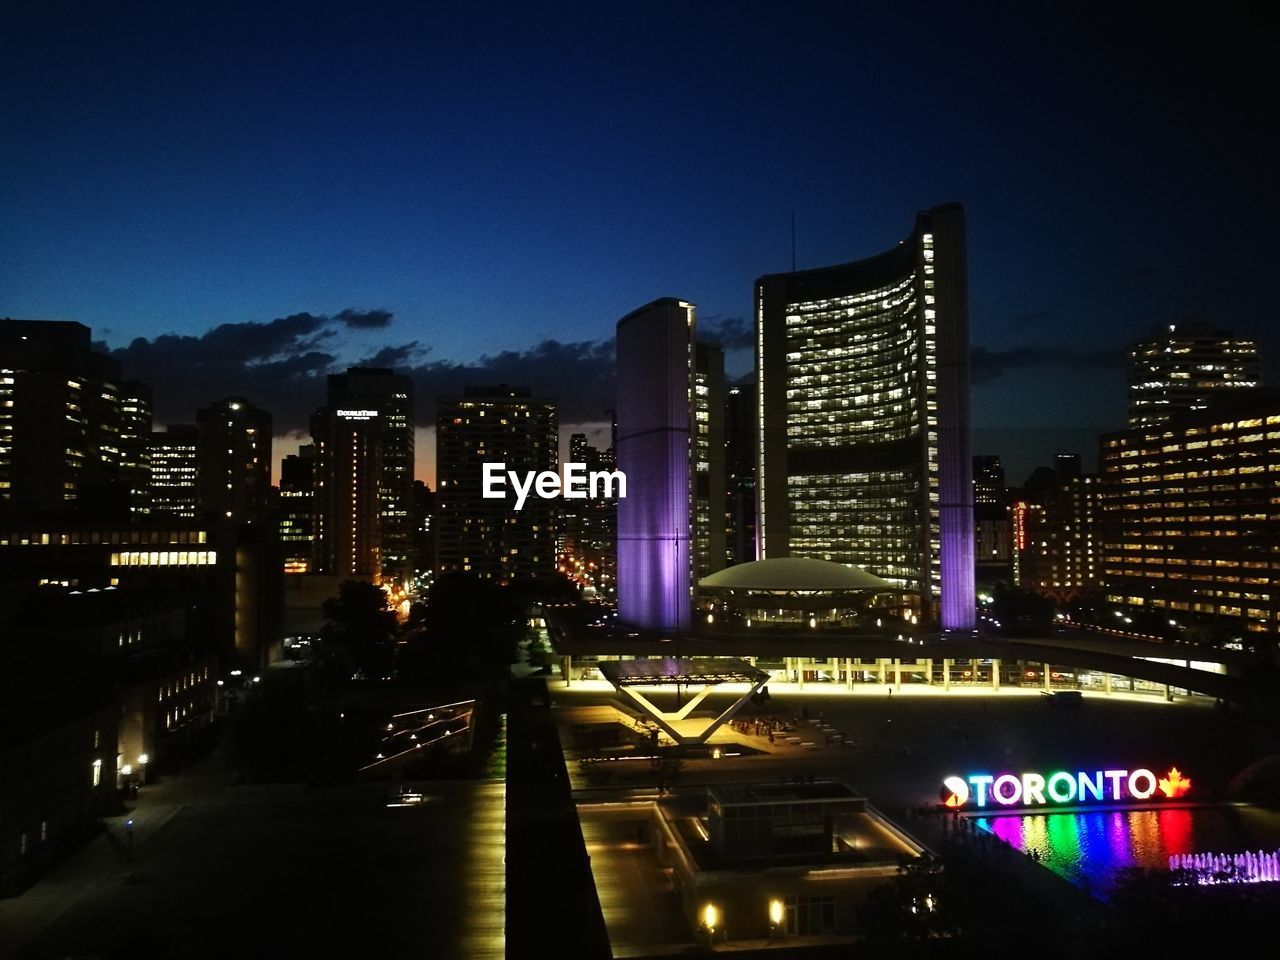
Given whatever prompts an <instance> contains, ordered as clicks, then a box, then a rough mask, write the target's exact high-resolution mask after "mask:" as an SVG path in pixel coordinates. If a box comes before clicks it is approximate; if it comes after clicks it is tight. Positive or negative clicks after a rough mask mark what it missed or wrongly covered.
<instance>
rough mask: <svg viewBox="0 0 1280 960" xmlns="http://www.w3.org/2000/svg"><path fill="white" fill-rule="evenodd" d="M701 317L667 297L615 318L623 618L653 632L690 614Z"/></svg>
mask: <svg viewBox="0 0 1280 960" xmlns="http://www.w3.org/2000/svg"><path fill="white" fill-rule="evenodd" d="M695 322H696V308H695V307H694V305H693V304H691V303H688V302H686V301H684V300H676V299H673V298H670V297H668V298H665V299H662V300H655V301H654V302H652V303H650V304H647V305H646V306H643V307H641V308H640V309H638V310H635V311H633V312H631V313H629V314H627V315H626V316H625V317H623V318H622V319H621V320H619V321H618V331H617V383H618V406H617V418H618V441H617V457H618V469H619V470H621V471H622V472H623V473H624V474H625V475H626V477H627V496H626V497H625V498H624V499H622V500H620V501H618V615H619V617H621V618H622V619H623V620H625V621H627V622H629V623H633V624H635V625H637V626H642V627H647V628H649V629H652V630H680V629H683V628H687V627H688V626H689V624H690V617H691V613H692V574H693V558H692V552H691V548H690V536H691V533H692V524H691V521H692V519H693V517H692V516H691V514H692V506H693V499H694V476H695V467H694V462H693V450H694V447H693V444H692V442H691V434H692V433H694V432H695V431H694V430H693V425H694V423H695V403H694V379H695V366H694V361H695V352H694V342H695V341H694V324H695ZM708 429H709V423H708Z"/></svg>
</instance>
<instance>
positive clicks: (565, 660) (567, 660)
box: [560, 655, 573, 687]
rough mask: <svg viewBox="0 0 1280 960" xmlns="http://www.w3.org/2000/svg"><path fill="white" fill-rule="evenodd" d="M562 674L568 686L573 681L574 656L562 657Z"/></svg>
mask: <svg viewBox="0 0 1280 960" xmlns="http://www.w3.org/2000/svg"><path fill="white" fill-rule="evenodd" d="M560 676H561V677H562V678H563V679H564V685H565V686H566V687H567V686H569V684H570V683H572V682H573V657H570V656H567V655H566V656H563V657H561V658H560Z"/></svg>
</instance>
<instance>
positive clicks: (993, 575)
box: [973, 456, 1011, 584]
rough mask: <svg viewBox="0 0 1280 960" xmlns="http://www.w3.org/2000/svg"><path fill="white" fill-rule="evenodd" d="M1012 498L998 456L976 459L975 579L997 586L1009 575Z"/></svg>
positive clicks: (974, 500) (974, 506)
mask: <svg viewBox="0 0 1280 960" xmlns="http://www.w3.org/2000/svg"><path fill="white" fill-rule="evenodd" d="M1010 533H1011V530H1010V522H1009V498H1008V492H1007V490H1006V489H1005V476H1004V466H1003V464H1001V462H1000V458H999V457H997V456H978V457H974V458H973V535H974V554H973V555H974V578H975V580H976V581H977V582H978V583H988V584H989V583H996V582H997V581H1000V580H1008V579H1009V576H1010V566H1009V561H1010V557H1011V553H1010Z"/></svg>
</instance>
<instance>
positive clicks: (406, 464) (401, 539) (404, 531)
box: [311, 367, 414, 580]
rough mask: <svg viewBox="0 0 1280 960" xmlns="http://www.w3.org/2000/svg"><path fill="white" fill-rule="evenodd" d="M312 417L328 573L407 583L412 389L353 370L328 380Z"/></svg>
mask: <svg viewBox="0 0 1280 960" xmlns="http://www.w3.org/2000/svg"><path fill="white" fill-rule="evenodd" d="M326 401H327V402H326V405H325V406H324V407H323V408H321V409H320V410H319V411H317V413H316V414H315V416H313V417H312V421H311V423H312V440H313V442H314V443H315V448H316V507H317V516H316V522H315V535H316V537H317V539H318V542H319V547H320V549H319V552H318V557H317V559H318V562H319V564H320V568H321V571H322V572H325V573H335V574H339V575H342V576H359V577H369V578H371V579H374V580H378V579H381V578H383V577H403V576H406V575H407V574H408V573H409V567H410V564H411V555H412V549H413V528H412V518H411V516H410V500H411V497H412V496H413V462H414V453H413V447H414V436H413V432H414V416H413V381H412V380H411V379H410V378H409V377H408V376H405V375H403V374H397V373H394V372H393V371H391V370H384V369H375V368H370V367H352V368H350V369H349V370H347V372H346V373H339V374H333V375H331V376H330V377H329V385H328V396H327V398H326Z"/></svg>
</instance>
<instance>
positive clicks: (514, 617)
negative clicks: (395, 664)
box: [400, 573, 525, 681]
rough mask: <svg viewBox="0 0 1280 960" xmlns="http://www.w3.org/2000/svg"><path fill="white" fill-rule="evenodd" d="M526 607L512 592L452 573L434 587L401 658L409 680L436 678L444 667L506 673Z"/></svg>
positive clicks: (512, 659)
mask: <svg viewBox="0 0 1280 960" xmlns="http://www.w3.org/2000/svg"><path fill="white" fill-rule="evenodd" d="M524 612H525V606H524V604H523V603H522V602H520V599H519V598H517V597H516V596H515V595H514V594H513V593H512V591H511V590H510V589H509V588H505V587H501V586H499V585H498V584H496V583H494V582H493V581H492V580H482V579H480V578H479V577H476V576H473V575H471V574H462V573H450V574H445V575H443V576H441V577H439V578H438V579H437V580H436V582H435V583H434V584H433V585H432V587H431V594H430V596H429V597H428V598H427V601H426V604H425V605H424V607H423V608H422V609H421V610H420V611H418V616H417V619H416V620H415V622H416V623H417V624H418V625H419V626H420V627H421V629H420V630H419V631H418V632H417V633H416V634H414V635H413V636H411V637H410V638H408V640H407V644H406V648H405V649H404V650H403V651H402V656H401V659H400V672H401V675H403V676H408V677H411V678H412V679H415V680H418V681H427V680H430V679H434V678H432V677H431V673H432V672H434V671H436V670H438V669H440V668H441V667H442V666H444V667H446V668H447V669H449V670H453V669H454V668H458V667H460V668H462V670H463V671H466V672H470V673H472V674H476V673H480V674H486V675H490V676H495V675H504V676H505V675H506V674H507V672H508V671H509V670H510V668H511V664H512V663H514V662H515V659H516V647H517V644H518V642H519V640H520V637H521V636H522V635H523V616H524Z"/></svg>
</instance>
